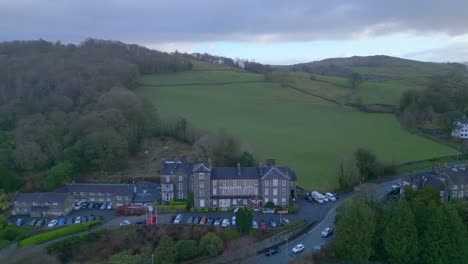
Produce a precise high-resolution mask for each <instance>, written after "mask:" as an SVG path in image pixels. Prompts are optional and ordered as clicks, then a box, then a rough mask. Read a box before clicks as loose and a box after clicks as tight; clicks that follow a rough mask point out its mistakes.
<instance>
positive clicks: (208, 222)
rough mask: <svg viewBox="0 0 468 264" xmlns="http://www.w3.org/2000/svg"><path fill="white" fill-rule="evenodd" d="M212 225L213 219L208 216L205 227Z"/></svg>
mask: <svg viewBox="0 0 468 264" xmlns="http://www.w3.org/2000/svg"><path fill="white" fill-rule="evenodd" d="M213 223H214V219H213V217H211V216H210V217H209V218H208V221H206V224H207V225H213Z"/></svg>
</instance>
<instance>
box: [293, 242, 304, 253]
mask: <svg viewBox="0 0 468 264" xmlns="http://www.w3.org/2000/svg"><path fill="white" fill-rule="evenodd" d="M302 250H304V245H302V244H297V245H295V246H294V247H293V249H292V252H293V253H299V252H301V251H302Z"/></svg>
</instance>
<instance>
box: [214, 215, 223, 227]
mask: <svg viewBox="0 0 468 264" xmlns="http://www.w3.org/2000/svg"><path fill="white" fill-rule="evenodd" d="M220 224H221V218H220V217H218V218H216V220H215V221H214V223H213V225H215V226H219V225H220Z"/></svg>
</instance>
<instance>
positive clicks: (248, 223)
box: [236, 207, 253, 233]
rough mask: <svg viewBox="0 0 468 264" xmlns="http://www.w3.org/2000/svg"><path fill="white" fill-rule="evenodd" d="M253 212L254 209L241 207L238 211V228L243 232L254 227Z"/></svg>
mask: <svg viewBox="0 0 468 264" xmlns="http://www.w3.org/2000/svg"><path fill="white" fill-rule="evenodd" d="M252 220H253V212H252V209H250V208H247V207H243V208H239V210H238V211H237V213H236V229H237V231H239V232H242V233H248V232H249V231H250V228H252Z"/></svg>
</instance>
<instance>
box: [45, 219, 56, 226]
mask: <svg viewBox="0 0 468 264" xmlns="http://www.w3.org/2000/svg"><path fill="white" fill-rule="evenodd" d="M57 223H58V221H57V219H53V220H52V221H50V222H49V224H48V225H47V226H48V227H54V226H56V225H57Z"/></svg>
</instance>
